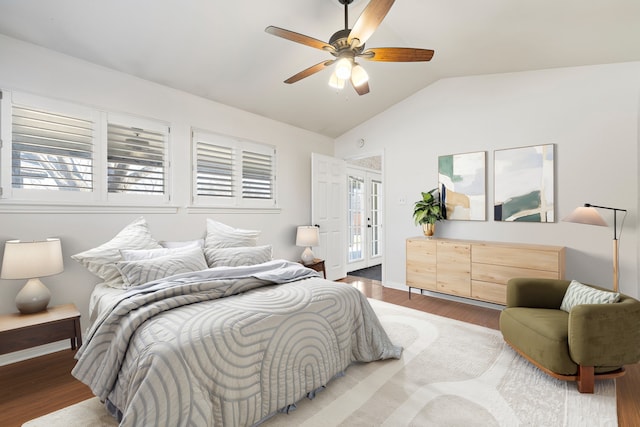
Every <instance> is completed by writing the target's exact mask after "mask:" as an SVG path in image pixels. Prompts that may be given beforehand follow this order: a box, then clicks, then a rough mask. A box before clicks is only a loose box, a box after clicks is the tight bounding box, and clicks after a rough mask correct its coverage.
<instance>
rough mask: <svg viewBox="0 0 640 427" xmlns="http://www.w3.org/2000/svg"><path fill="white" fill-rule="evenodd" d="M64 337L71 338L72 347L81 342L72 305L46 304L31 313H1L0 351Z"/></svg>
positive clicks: (20, 348) (78, 322) (78, 320)
mask: <svg viewBox="0 0 640 427" xmlns="http://www.w3.org/2000/svg"><path fill="white" fill-rule="evenodd" d="M64 339H70V340H71V349H72V350H75V349H77V348H78V347H80V346H81V345H82V332H81V331H80V312H79V311H78V309H77V308H76V306H75V305H74V304H66V305H59V306H56V307H49V308H48V309H46V310H45V311H42V312H40V313H34V314H20V313H12V314H4V315H1V316H0V354H5V353H11V352H13V351H18V350H24V349H26V348H30V347H35V346H37V345H42V344H48V343H51V342H55V341H61V340H64Z"/></svg>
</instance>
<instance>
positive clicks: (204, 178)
mask: <svg viewBox="0 0 640 427" xmlns="http://www.w3.org/2000/svg"><path fill="white" fill-rule="evenodd" d="M196 150H197V154H196V194H197V195H198V196H213V197H234V195H235V191H234V178H235V174H234V166H235V162H236V160H235V156H234V152H233V148H232V147H225V146H222V145H216V144H213V143H210V142H205V141H200V140H199V141H197V143H196Z"/></svg>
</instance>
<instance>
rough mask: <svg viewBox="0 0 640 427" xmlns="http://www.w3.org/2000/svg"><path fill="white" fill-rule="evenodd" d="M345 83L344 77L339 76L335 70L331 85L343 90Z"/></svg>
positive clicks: (330, 81)
mask: <svg viewBox="0 0 640 427" xmlns="http://www.w3.org/2000/svg"><path fill="white" fill-rule="evenodd" d="M344 85H345V80H344V79H341V78H338V76H337V75H336V72H335V71H334V72H333V73H331V77H330V78H329V86H331V87H332V88H334V89H337V90H342V89H344Z"/></svg>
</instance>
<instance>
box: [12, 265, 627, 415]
mask: <svg viewBox="0 0 640 427" xmlns="http://www.w3.org/2000/svg"><path fill="white" fill-rule="evenodd" d="M341 281H343V282H345V283H349V284H351V285H352V286H354V287H356V288H358V289H359V290H360V291H361V292H363V293H364V294H365V295H367V296H368V297H369V298H375V299H379V300H382V301H386V302H389V303H392V304H398V305H402V306H405V307H409V308H413V309H416V310H422V311H426V312H429V313H433V314H437V315H440V316H446V317H449V318H453V319H457V320H461V321H463V322H468V323H474V324H477V325H481V326H485V327H487V328H493V329H498V318H499V315H500V312H499V311H497V310H493V309H490V308H483V307H477V306H473V305H469V304H464V303H459V302H454V301H448V300H443V299H439V298H433V297H428V296H423V295H418V294H414V295H412V297H411V299H409V297H408V293H407V292H404V291H399V290H396V289H390V288H384V287H382V286H381V284H380V282H376V281H374V280H369V279H363V278H360V277H352V276H347V277H346V278H345V279H342V280H341ZM74 353H75V352H74V351H72V350H65V351H61V352H57V353H53V354H49V355H46V356H41V357H37V358H34V359H30V360H26V361H23V362H18V363H14V364H12V365H7V366H2V367H0V426H4V427H13V426H20V425H22V423H24V422H25V421H28V420H30V419H33V418H36V417H39V416H41V415H44V414H47V413H49V412H52V411H55V410H57V409H60V408H64V407H65V406H69V405H71V404H74V403H77V402H80V401H82V400H85V399H88V398H90V397H92V393H91V391H90V390H89V389H88V388H87V387H86V386H85V385H84V384H82V383H80V382H79V381H77V380H75V379H74V378H73V377H72V376H71V374H70V371H71V369H72V368H73V366H74V364H75V360H74V359H73V354H74ZM638 396H640V365H638V364H636V365H632V366H627V375H625V376H624V377H622V378H619V379H618V380H617V402H618V424H619V425H620V426H623V427H633V426H638V425H640V398H639V397H638ZM593 425H597V421H596V422H594V423H593Z"/></svg>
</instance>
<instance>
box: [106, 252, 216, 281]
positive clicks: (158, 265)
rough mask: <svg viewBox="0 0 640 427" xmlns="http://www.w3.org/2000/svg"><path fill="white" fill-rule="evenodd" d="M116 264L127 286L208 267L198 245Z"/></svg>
mask: <svg viewBox="0 0 640 427" xmlns="http://www.w3.org/2000/svg"><path fill="white" fill-rule="evenodd" d="M116 266H117V268H118V270H119V271H120V273H121V274H122V278H123V279H124V284H125V286H124V287H125V288H130V287H133V286H138V285H142V284H144V283H147V282H151V281H153V280H158V279H164V278H165V277H169V276H173V275H175V274H180V273H190V272H192V271H200V270H206V269H207V268H208V266H207V262H206V261H205V259H204V254H203V253H202V249H201V248H200V247H197V246H196V247H191V248H187V249H183V250H181V251H174V252H173V253H169V254H167V255H162V256H159V257H155V258H148V259H140V260H135V261H121V262H119V263H117V264H116Z"/></svg>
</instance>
